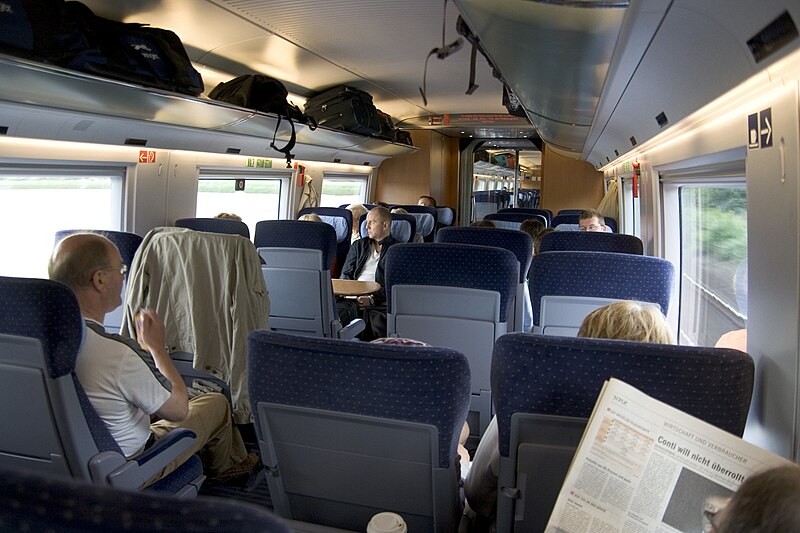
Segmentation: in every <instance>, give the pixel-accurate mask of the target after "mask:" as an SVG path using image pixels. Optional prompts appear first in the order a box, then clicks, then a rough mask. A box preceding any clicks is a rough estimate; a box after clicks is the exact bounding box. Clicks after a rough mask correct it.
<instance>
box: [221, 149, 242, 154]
mask: <svg viewBox="0 0 800 533" xmlns="http://www.w3.org/2000/svg"><path fill="white" fill-rule="evenodd" d="M241 152H242V149H241V148H228V149H226V150H225V153H226V154H239V153H241Z"/></svg>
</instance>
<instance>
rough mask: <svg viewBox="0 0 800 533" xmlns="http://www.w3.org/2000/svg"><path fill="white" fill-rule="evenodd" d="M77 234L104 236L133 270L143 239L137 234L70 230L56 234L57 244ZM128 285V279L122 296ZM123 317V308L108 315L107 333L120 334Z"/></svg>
mask: <svg viewBox="0 0 800 533" xmlns="http://www.w3.org/2000/svg"><path fill="white" fill-rule="evenodd" d="M75 233H97V234H98V235H102V236H103V237H105V238H107V239H108V240H110V241H111V242H113V243H114V245H115V246H116V247H117V249H118V250H119V254H120V255H121V256H122V262H123V263H125V265H126V266H127V267H128V270H130V268H131V263H133V256H134V255H136V250H138V249H139V245H140V244H142V237H141V236H139V235H137V234H136V233H128V232H125V231H110V230H97V229H68V230H60V231H57V232H56V241H55V244H58V243H59V242H61V240H62V239H63V238H64V237H68V236H70V235H73V234H75ZM126 285H127V279H126V280H125V281H124V282H123V285H122V294H125V288H126ZM122 315H123V308H122V307H118V308H116V309H114V310H113V311H112V312H110V313H107V314H106V319H105V322H104V323H103V326H104V327H105V328H106V331H108V332H109V333H119V329H120V327H121V326H122Z"/></svg>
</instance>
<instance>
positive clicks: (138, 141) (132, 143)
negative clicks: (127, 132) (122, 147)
mask: <svg viewBox="0 0 800 533" xmlns="http://www.w3.org/2000/svg"><path fill="white" fill-rule="evenodd" d="M125 144H127V145H128V146H147V139H134V138H132V137H129V138H127V139H125Z"/></svg>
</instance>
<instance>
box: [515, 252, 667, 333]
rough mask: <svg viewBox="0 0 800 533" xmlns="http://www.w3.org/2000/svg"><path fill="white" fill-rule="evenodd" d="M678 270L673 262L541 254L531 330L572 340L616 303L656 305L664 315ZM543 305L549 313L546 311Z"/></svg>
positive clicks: (534, 267) (534, 265) (535, 267)
mask: <svg viewBox="0 0 800 533" xmlns="http://www.w3.org/2000/svg"><path fill="white" fill-rule="evenodd" d="M674 272H675V269H674V267H673V266H672V263H670V262H669V261H666V260H664V259H660V258H658V257H647V256H638V255H632V254H619V253H611V252H545V253H541V254H539V255H537V256H535V257H534V258H533V261H532V262H531V275H530V281H529V284H530V291H531V304H532V305H533V328H534V329H533V331H534V332H535V333H545V334H548V333H551V334H558V335H572V336H574V335H576V334H577V332H578V328H579V327H580V324H581V322H583V318H584V317H585V316H586V315H587V314H588V313H589V312H591V311H592V310H594V309H596V308H597V307H601V306H602V305H605V304H607V303H609V302H611V301H615V300H638V301H641V302H651V303H656V304H658V305H659V306H661V311H662V312H663V313H664V314H665V315H666V314H667V311H668V310H669V302H670V295H671V292H672V286H673V283H674V276H675V274H674ZM543 306H546V307H547V309H546V312H542V307H543ZM554 317H556V318H555V319H554ZM551 328H552V329H551Z"/></svg>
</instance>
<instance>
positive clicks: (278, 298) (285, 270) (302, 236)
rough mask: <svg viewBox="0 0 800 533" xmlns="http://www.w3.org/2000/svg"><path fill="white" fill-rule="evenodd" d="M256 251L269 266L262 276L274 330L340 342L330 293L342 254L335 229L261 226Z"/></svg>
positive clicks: (297, 223) (277, 223)
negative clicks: (333, 269)
mask: <svg viewBox="0 0 800 533" xmlns="http://www.w3.org/2000/svg"><path fill="white" fill-rule="evenodd" d="M348 212H349V211H348ZM255 245H256V249H257V250H258V254H259V255H260V256H261V258H262V259H263V260H264V264H263V265H262V266H261V270H262V272H263V274H264V281H265V282H266V284H267V288H268V289H269V295H270V310H269V327H270V329H271V330H272V331H282V332H284V333H292V334H295V335H311V336H316V337H336V336H337V334H338V332H339V331H340V330H341V329H342V325H341V323H339V319H338V316H337V313H336V303H335V300H334V297H333V289H332V288H331V265H332V264H333V261H334V258H335V257H336V248H337V247H336V232H335V230H334V228H333V226H331V225H329V224H320V223H318V222H307V221H303V220H262V221H261V222H259V223H258V224H256V234H255Z"/></svg>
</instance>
